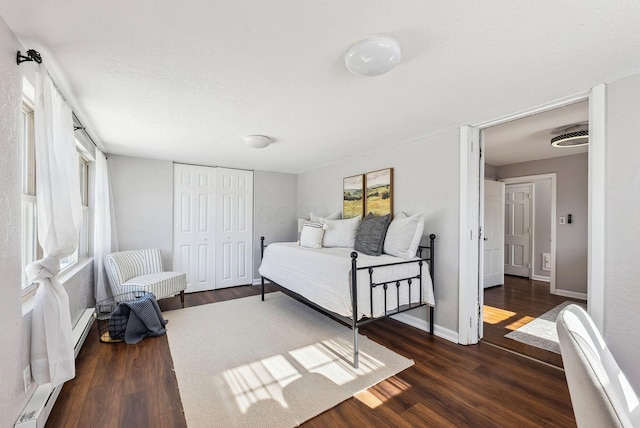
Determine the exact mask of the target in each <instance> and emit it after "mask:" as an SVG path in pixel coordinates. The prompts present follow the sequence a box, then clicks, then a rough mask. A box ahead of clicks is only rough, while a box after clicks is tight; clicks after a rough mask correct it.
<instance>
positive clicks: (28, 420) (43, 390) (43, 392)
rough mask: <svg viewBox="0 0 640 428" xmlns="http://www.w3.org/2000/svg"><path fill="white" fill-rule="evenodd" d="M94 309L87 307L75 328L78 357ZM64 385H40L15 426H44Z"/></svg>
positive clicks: (76, 355) (20, 427) (74, 336)
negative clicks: (53, 386) (52, 386)
mask: <svg viewBox="0 0 640 428" xmlns="http://www.w3.org/2000/svg"><path fill="white" fill-rule="evenodd" d="M94 311H95V308H87V309H85V310H84V312H83V313H82V316H81V317H80V319H79V320H78V322H77V324H76V326H75V327H74V328H73V343H75V345H74V347H73V351H74V355H75V357H76V358H77V357H78V353H79V352H80V348H82V344H83V343H84V341H85V339H86V338H87V335H88V334H89V329H90V328H91V325H92V324H93V319H94V318H93V312H94ZM62 387H63V385H58V386H57V387H55V388H51V384H50V383H47V384H44V385H39V386H38V387H37V388H36V390H35V392H34V393H33V395H32V396H31V399H30V400H29V401H28V402H27V405H26V406H25V407H24V410H23V411H22V413H21V414H20V417H19V418H18V420H17V421H16V423H15V424H14V427H15V428H44V426H45V424H46V423H47V419H48V418H49V414H50V413H51V410H52V409H53V405H54V404H55V402H56V400H57V399H58V395H59V394H60V391H61V390H62Z"/></svg>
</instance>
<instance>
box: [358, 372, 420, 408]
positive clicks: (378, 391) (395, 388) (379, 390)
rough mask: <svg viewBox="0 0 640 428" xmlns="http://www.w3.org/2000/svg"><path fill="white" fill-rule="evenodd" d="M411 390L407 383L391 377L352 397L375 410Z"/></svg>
mask: <svg viewBox="0 0 640 428" xmlns="http://www.w3.org/2000/svg"><path fill="white" fill-rule="evenodd" d="M409 388H411V385H409V384H408V383H406V382H404V381H402V380H400V379H397V378H395V377H391V378H389V379H386V380H383V381H382V382H380V383H379V384H377V385H375V386H373V387H371V388H369V389H367V390H364V391H362V392H360V393H358V394H356V395H355V396H354V398H355V399H356V400H358V401H360V402H362V403H363V404H366V405H367V406H368V407H369V408H371V409H375V408H376V407H378V406H381V405H382V404H384V403H386V402H387V401H389V400H390V399H392V398H393V397H396V396H398V395H400V394H402V393H403V392H404V391H406V390H408V389H409Z"/></svg>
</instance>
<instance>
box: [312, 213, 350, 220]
mask: <svg viewBox="0 0 640 428" xmlns="http://www.w3.org/2000/svg"><path fill="white" fill-rule="evenodd" d="M309 214H310V215H309V218H310V219H311V221H322V220H340V219H341V218H342V213H341V212H340V211H336V212H334V213H333V214H329V215H326V216H324V217H320V216H317V215H315V214H314V213H309Z"/></svg>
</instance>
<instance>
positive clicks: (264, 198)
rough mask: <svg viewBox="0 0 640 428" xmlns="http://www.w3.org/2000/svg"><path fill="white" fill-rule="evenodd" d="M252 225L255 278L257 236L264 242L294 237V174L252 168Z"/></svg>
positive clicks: (282, 240) (281, 240)
mask: <svg viewBox="0 0 640 428" xmlns="http://www.w3.org/2000/svg"><path fill="white" fill-rule="evenodd" d="M253 181H254V184H253V189H254V204H253V207H254V228H253V235H254V239H253V266H254V269H253V278H254V283H257V282H259V280H260V274H259V273H258V268H259V267H260V261H261V255H260V237H261V236H264V237H265V244H269V243H270V242H292V241H297V239H298V237H297V235H298V233H297V231H298V221H297V215H296V201H297V194H298V176H297V174H284V173H279V172H267V171H255V172H254V175H253Z"/></svg>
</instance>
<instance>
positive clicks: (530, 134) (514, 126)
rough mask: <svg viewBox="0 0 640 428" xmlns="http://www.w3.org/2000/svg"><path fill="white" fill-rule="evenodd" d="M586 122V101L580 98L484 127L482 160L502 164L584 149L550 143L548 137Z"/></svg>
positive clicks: (489, 163) (555, 155)
mask: <svg viewBox="0 0 640 428" xmlns="http://www.w3.org/2000/svg"><path fill="white" fill-rule="evenodd" d="M588 122H589V102H588V101H582V102H579V103H575V104H570V105H568V106H564V107H561V108H557V109H554V110H549V111H545V112H544V113H538V114H536V115H533V116H528V117H524V118H522V119H518V120H513V121H511V122H507V123H503V124H501V125H497V126H493V127H491V128H486V129H484V131H483V140H484V144H485V163H487V164H488V165H493V166H502V165H510V164H514V163H519V162H528V161H533V160H539V159H549V158H554V157H560V156H568V155H575V154H578V153H587V151H588V150H589V147H588V146H581V147H552V146H551V139H552V138H553V137H557V136H558V135H560V134H564V133H565V131H563V130H564V129H567V128H568V127H571V126H572V125H578V126H580V125H582V126H583V127H582V128H581V129H584V128H585V127H586V125H587V124H588Z"/></svg>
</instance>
